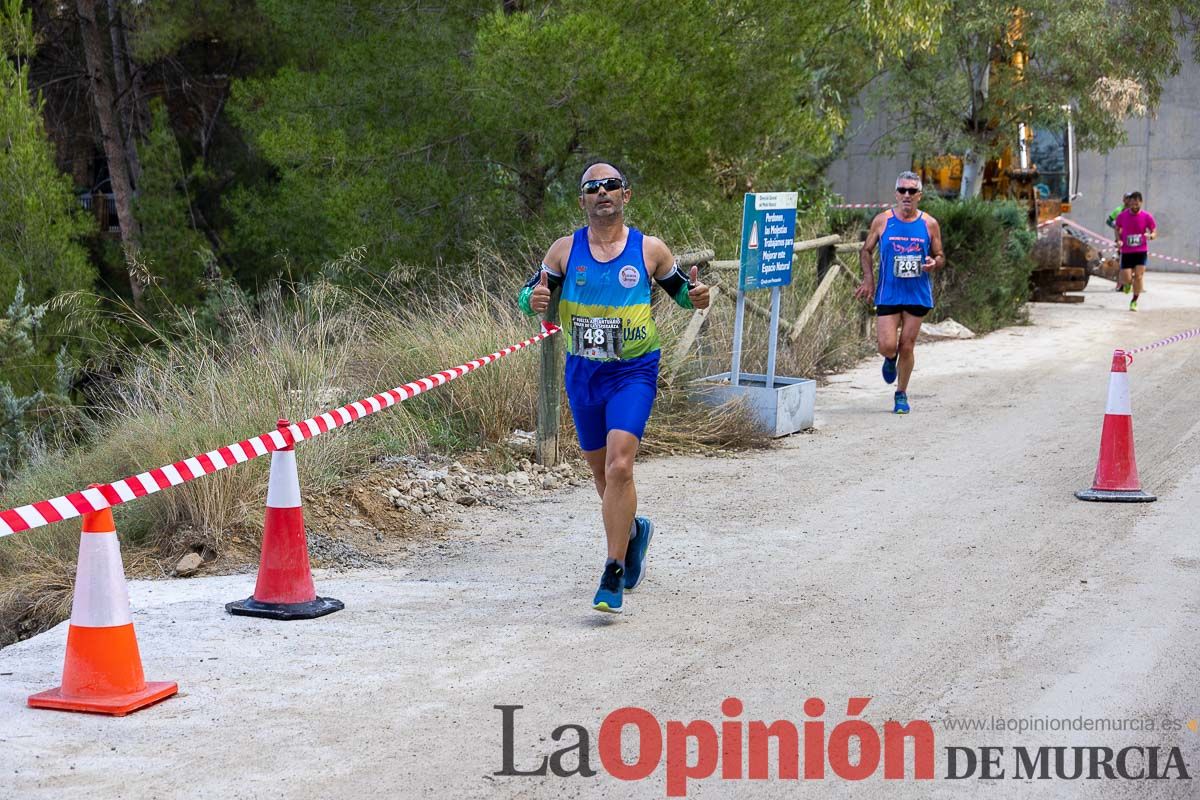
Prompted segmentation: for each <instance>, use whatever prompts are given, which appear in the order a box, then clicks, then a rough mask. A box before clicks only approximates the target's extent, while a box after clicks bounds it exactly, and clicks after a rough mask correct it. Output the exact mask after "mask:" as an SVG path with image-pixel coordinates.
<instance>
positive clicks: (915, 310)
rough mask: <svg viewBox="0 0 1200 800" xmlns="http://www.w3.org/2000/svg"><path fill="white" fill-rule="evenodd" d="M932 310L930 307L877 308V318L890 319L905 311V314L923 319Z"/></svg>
mask: <svg viewBox="0 0 1200 800" xmlns="http://www.w3.org/2000/svg"><path fill="white" fill-rule="evenodd" d="M932 310H933V309H932V308H930V307H929V306H910V305H903V306H875V316H877V317H890V316H892V315H893V314H899V313H900V312H901V311H903V312H904V313H905V314H911V315H912V316H914V317H923V316H925V315H926V314H928V313H929V312H930V311H932Z"/></svg>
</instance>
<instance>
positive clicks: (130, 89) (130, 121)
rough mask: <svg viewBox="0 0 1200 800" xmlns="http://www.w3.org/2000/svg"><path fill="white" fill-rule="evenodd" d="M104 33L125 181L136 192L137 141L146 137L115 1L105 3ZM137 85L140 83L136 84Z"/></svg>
mask: <svg viewBox="0 0 1200 800" xmlns="http://www.w3.org/2000/svg"><path fill="white" fill-rule="evenodd" d="M108 33H109V37H110V38H111V39H112V62H113V81H114V83H115V84H116V90H117V95H116V110H117V114H118V118H119V122H120V125H121V135H122V137H123V138H124V142H125V157H126V159H127V160H128V162H129V180H130V182H132V184H133V187H134V188H135V189H136V188H137V187H138V186H140V185H141V183H142V160H141V159H140V158H139V157H138V151H137V143H138V140H139V139H141V138H142V137H144V136H145V135H146V130H145V129H144V128H143V126H142V124H141V122H142V118H141V115H140V113H139V111H140V109H139V108H138V100H139V97H138V92H137V91H135V89H136V88H137V87H135V86H134V84H133V83H131V82H130V75H131V73H132V70H131V69H130V61H129V47H128V42H127V40H126V38H125V23H124V20H122V18H121V9H120V8H119V7H118V6H117V0H108ZM139 82H140V81H139Z"/></svg>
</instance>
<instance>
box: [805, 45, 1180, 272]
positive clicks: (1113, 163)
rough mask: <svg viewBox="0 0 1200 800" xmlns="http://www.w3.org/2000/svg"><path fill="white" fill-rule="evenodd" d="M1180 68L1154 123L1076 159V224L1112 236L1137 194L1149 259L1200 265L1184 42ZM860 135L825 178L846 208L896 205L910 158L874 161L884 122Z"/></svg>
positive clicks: (1137, 122)
mask: <svg viewBox="0 0 1200 800" xmlns="http://www.w3.org/2000/svg"><path fill="white" fill-rule="evenodd" d="M1181 58H1182V59H1183V66H1182V69H1181V70H1180V72H1179V74H1178V75H1176V76H1175V77H1174V78H1172V79H1171V80H1170V81H1168V83H1167V85H1166V87H1165V91H1164V92H1163V99H1162V103H1161V104H1160V105H1159V108H1158V114H1157V116H1156V117H1154V118H1146V119H1131V120H1129V121H1128V122H1127V123H1126V126H1125V127H1126V130H1127V132H1128V135H1129V138H1128V142H1127V143H1126V144H1124V145H1122V146H1120V147H1117V148H1114V149H1113V150H1112V151H1110V152H1109V153H1108V154H1107V155H1101V154H1100V153H1090V152H1084V153H1080V154H1079V183H1078V192H1079V194H1080V196H1079V197H1077V198H1076V200H1075V204H1074V208H1073V210H1072V212H1071V218H1072V219H1074V220H1075V221H1077V222H1079V223H1080V224H1081V225H1084V226H1086V227H1088V228H1091V229H1092V230H1094V231H1101V232H1104V233H1108V232H1109V229H1108V228H1105V227H1104V218H1105V217H1106V216H1108V212H1109V211H1110V210H1111V209H1112V208H1113V206H1115V205H1117V204H1119V203H1120V202H1121V195H1123V194H1124V193H1125V192H1127V191H1132V190H1134V189H1136V190H1138V191H1140V192H1141V193H1142V195H1143V197H1144V198H1145V205H1144V207H1145V208H1146V210H1148V211H1149V212H1150V213H1151V214H1153V215H1154V218H1155V220H1157V221H1158V231H1159V233H1158V239H1156V240H1155V241H1154V242H1152V243H1151V245H1150V252H1151V253H1152V254H1153V253H1159V254H1161V255H1167V256H1174V257H1176V258H1182V259H1187V260H1190V261H1196V262H1200V64H1197V63H1196V61H1195V60H1194V59H1193V57H1192V52H1191V50H1190V49H1189V47H1188V45H1187V43H1186V42H1184V43H1182V44H1181ZM856 122H857V123H858V124H862V125H863V127H862V128H861V130H859V131H858V133H857V134H856V136H855V138H854V140H853V141H852V142H851V145H850V147H849V148H848V149H847V152H846V156H845V157H844V158H842V159H840V160H839V161H837V162H835V163H834V164H833V165H831V166H830V168H829V170H828V171H827V173H826V174H827V176H828V178H829V181H830V183H831V184H832V186H833V189H834V191H836V192H838V193H839V194H841V195H842V196H843V197H845V198H846V202H848V203H878V202H890V201H891V200H892V195H893V192H892V187H893V186H894V183H893V182H894V180H895V178H896V175H897V174H898V173H899V172H900V171H901V170H904V169H908V168H909V164H910V158H909V155H908V153H907V152H903V153H899V154H897V155H896V156H882V155H878V154H877V150H876V142H877V141H878V140H879V139H880V137H881V136H882V134H883V133H884V132H885V131H886V130H887V125H888V122H887V120H884V119H882V118H879V117H876V118H875V119H872V120H868V121H866V123H865V124H864V123H863V122H862V119H861V117H859V118H857V119H856ZM1150 268H1151V269H1156V270H1163V271H1179V270H1186V271H1189V272H1193V271H1195V272H1200V267H1184V266H1182V265H1178V264H1172V263H1170V262H1166V261H1162V260H1159V259H1155V258H1151V259H1150Z"/></svg>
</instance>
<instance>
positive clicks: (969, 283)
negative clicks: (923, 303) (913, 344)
mask: <svg viewBox="0 0 1200 800" xmlns="http://www.w3.org/2000/svg"><path fill="white" fill-rule="evenodd" d="M921 207H922V208H923V209H924V210H925V211H927V212H929V213H930V214H932V215H933V217H934V218H935V219H936V220H937V221H938V222H939V223H940V224H941V228H942V245H943V246H944V247H945V249H946V268H945V269H943V270H941V271H940V272H936V273H934V287H933V291H934V299H935V301H936V302H937V308H936V310H935V311H934V318H935V320H941V319H946V318H947V317H953V318H954V319H956V320H957V321H958V322H960V323H962V324H963V325H966V326H967V327H968V328H970V329H971V330H973V331H975V332H976V333H986V332H988V331H993V330H995V329H997V328H1002V327H1004V326H1005V325H1011V324H1012V323H1014V322H1021V321H1024V319H1025V313H1024V307H1025V303H1026V302H1028V300H1029V275H1030V273H1031V272H1032V271H1033V266H1034V265H1033V261H1032V259H1030V257H1029V252H1030V250H1031V249H1032V248H1033V243H1034V242H1035V241H1036V240H1037V235H1036V234H1035V233H1034V232H1033V231H1031V230H1030V229H1029V225H1028V222H1027V221H1026V214H1025V210H1024V209H1023V208H1021V207H1020V206H1019V205H1017V204H1016V203H1014V202H1009V201H1005V202H995V201H988V200H978V199H975V200H967V201H950V200H940V199H934V200H930V201H927V202H925V203H922V205H921Z"/></svg>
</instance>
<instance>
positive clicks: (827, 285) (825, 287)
mask: <svg viewBox="0 0 1200 800" xmlns="http://www.w3.org/2000/svg"><path fill="white" fill-rule="evenodd" d="M841 269H842V268H841V265H840V264H838V263H837V262H836V261H835V262H834V263H833V268H832V269H831V270H829V271H828V272H826V273H825V278H824V280H822V281H821V283H820V285H819V286H817V290H816V291H815V292H813V294H812V297H810V298H808V303H807V304H806V305H805V306H804V310H803V311H801V312H800V316H798V317H796V321H795V322H794V323H792V329H791V334H790V335H789V336H788V341H789V342H791V343H792V344H795V343H796V342H797V341H799V339H800V334H801V333H802V332H803V331H804V326H805V325H807V324H808V322H809V320H811V319H812V318H813V315H814V314H816V313H817V309H818V308H820V306H821V301H822V300H824V299H825V296H826V295H827V294H829V290H830V289H831V288H833V284H834V282H835V281H836V280H837V276H838V272H840V271H841Z"/></svg>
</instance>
